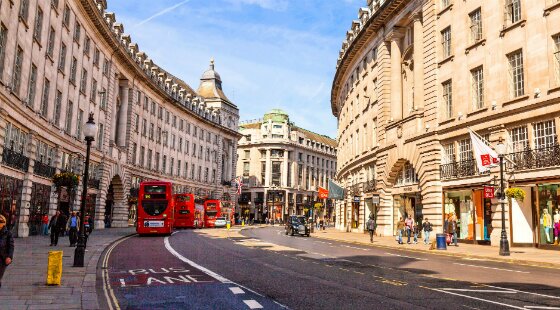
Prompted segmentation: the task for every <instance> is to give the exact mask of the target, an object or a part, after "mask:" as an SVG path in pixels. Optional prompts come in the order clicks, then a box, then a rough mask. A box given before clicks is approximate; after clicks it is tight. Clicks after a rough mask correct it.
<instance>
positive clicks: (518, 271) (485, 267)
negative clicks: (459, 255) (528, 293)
mask: <svg viewBox="0 0 560 310" xmlns="http://www.w3.org/2000/svg"><path fill="white" fill-rule="evenodd" d="M453 264H455V265H460V266H468V267H475V268H484V269H492V270H500V271H508V272H517V273H530V272H528V271H520V270H512V269H503V268H496V267H487V266H480V265H470V264H461V263H453Z"/></svg>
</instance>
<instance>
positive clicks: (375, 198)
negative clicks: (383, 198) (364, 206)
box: [371, 195, 380, 205]
mask: <svg viewBox="0 0 560 310" xmlns="http://www.w3.org/2000/svg"><path fill="white" fill-rule="evenodd" d="M379 202H380V199H379V195H373V196H372V197H371V203H374V204H376V205H378V204H379Z"/></svg>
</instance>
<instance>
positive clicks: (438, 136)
mask: <svg viewBox="0 0 560 310" xmlns="http://www.w3.org/2000/svg"><path fill="white" fill-rule="evenodd" d="M367 5H368V6H367V7H364V8H361V9H360V10H359V15H358V19H356V20H354V21H352V26H351V29H350V30H349V31H348V32H347V34H346V39H345V40H344V42H343V43H342V48H341V50H340V56H339V59H338V62H337V69H336V74H335V77H334V81H333V85H332V92H331V95H332V96H331V107H332V112H333V115H334V116H336V117H337V119H338V158H337V160H338V170H337V178H338V180H339V182H341V183H342V184H343V185H344V187H345V188H346V190H347V197H346V199H345V200H344V201H342V202H339V203H338V204H337V212H336V216H337V221H336V225H337V227H338V228H339V229H344V230H348V231H363V229H364V225H365V220H366V219H367V218H368V217H369V215H370V214H373V215H374V216H375V218H376V220H377V223H378V230H377V232H378V234H381V235H393V234H395V232H396V223H397V221H398V220H399V219H400V218H401V217H408V216H409V215H410V216H412V217H413V218H414V219H415V221H416V222H418V223H419V224H421V223H422V221H423V220H424V219H425V218H428V219H429V220H430V222H432V223H433V224H435V226H436V229H435V231H439V232H441V231H442V230H443V229H444V227H443V226H444V223H445V219H446V218H447V217H448V216H449V215H450V214H455V215H456V216H457V218H458V220H459V233H458V234H459V239H461V240H464V241H465V242H472V243H480V244H492V245H498V244H499V238H500V231H501V227H502V225H501V221H500V219H501V212H502V210H501V207H500V204H499V203H498V201H497V200H496V199H492V198H485V195H484V191H483V189H484V186H487V187H493V186H496V185H498V184H499V182H497V180H499V179H496V178H499V169H498V168H493V169H492V170H491V171H490V172H489V173H485V174H479V173H478V171H477V168H476V163H475V161H474V159H473V158H474V154H473V151H472V143H471V140H470V138H469V134H468V129H469V128H471V129H473V130H474V131H475V132H477V133H478V134H480V135H481V136H482V137H483V138H484V139H485V140H487V141H488V143H490V144H492V145H496V143H498V141H503V143H505V144H506V146H507V154H506V155H505V156H506V157H507V158H508V159H510V160H509V161H508V162H507V163H506V168H507V169H506V170H507V173H506V179H507V180H506V181H509V182H506V186H507V187H517V188H520V189H522V190H523V191H524V192H525V193H526V198H525V199H524V200H516V199H513V200H511V201H510V202H509V203H508V204H507V205H506V208H505V212H506V230H507V232H508V235H509V241H510V242H512V243H513V245H516V244H519V245H533V246H539V247H549V246H550V247H552V248H554V246H553V245H554V243H555V242H554V237H553V236H552V233H551V230H550V224H545V223H549V222H548V218H547V216H546V215H547V214H548V215H549V217H550V219H551V221H550V222H555V221H560V210H558V209H559V208H558V206H559V202H560V187H559V183H560V182H559V180H560V162H559V160H560V156H558V155H559V154H560V152H559V151H560V149H559V146H558V136H559V133H560V128H559V127H560V118H559V116H560V9H559V7H560V5H559V3H558V1H556V0H553V1H538V2H534V1H526V0H500V1H457V0H416V1H405V0H377V1H372V0H370V1H368V3H367ZM547 225H548V226H547Z"/></svg>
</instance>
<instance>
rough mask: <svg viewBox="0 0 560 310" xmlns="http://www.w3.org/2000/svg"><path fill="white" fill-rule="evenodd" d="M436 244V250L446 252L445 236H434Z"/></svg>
mask: <svg viewBox="0 0 560 310" xmlns="http://www.w3.org/2000/svg"><path fill="white" fill-rule="evenodd" d="M436 244H437V249H438V250H447V241H446V235H445V234H436Z"/></svg>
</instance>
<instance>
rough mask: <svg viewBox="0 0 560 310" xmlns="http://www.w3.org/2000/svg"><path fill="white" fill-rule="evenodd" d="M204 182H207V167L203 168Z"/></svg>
mask: <svg viewBox="0 0 560 310" xmlns="http://www.w3.org/2000/svg"><path fill="white" fill-rule="evenodd" d="M204 182H205V183H208V168H204Z"/></svg>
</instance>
